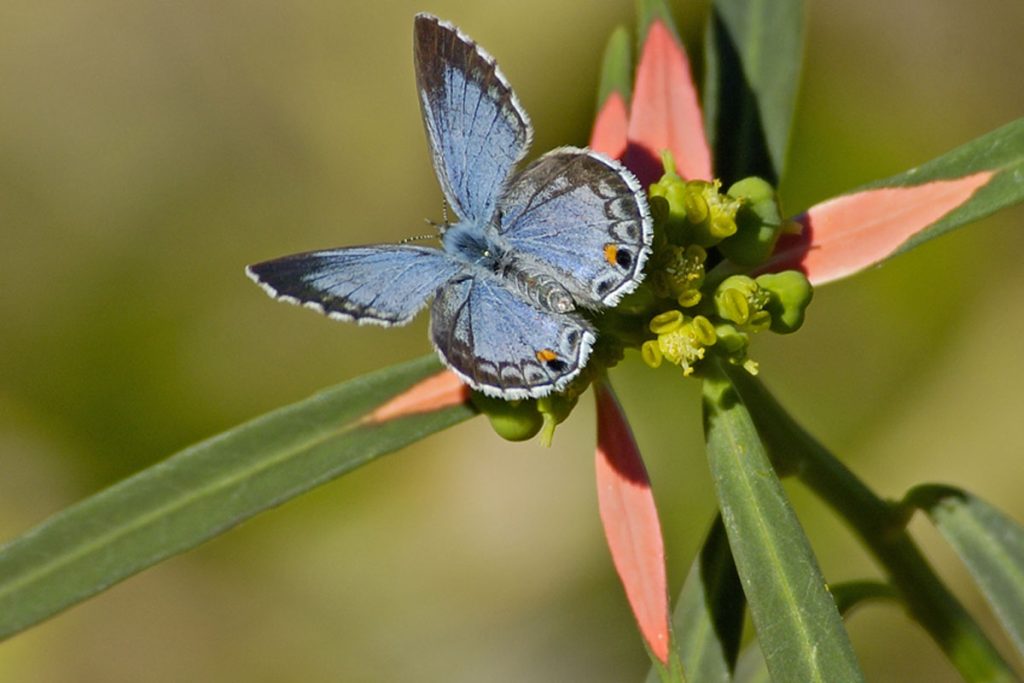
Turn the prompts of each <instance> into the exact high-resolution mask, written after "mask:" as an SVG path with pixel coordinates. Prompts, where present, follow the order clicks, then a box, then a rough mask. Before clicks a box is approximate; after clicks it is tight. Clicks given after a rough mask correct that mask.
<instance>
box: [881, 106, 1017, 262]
mask: <svg viewBox="0 0 1024 683" xmlns="http://www.w3.org/2000/svg"><path fill="white" fill-rule="evenodd" d="M984 172H989V173H992V174H993V175H992V179H991V180H989V181H988V182H987V183H985V185H984V186H982V187H981V188H979V189H978V191H977V192H975V193H974V195H973V196H972V197H971V198H970V199H969V200H968V201H967V202H965V203H963V204H961V205H960V206H959V207H958V208H957V209H955V210H954V211H951V212H950V213H948V214H946V215H945V216H944V217H943V218H942V220H939V221H938V222H936V223H933V224H932V225H930V226H928V227H927V228H926V229H925V230H922V231H920V232H918V233H917V234H916V235H914V236H913V237H911V238H910V239H908V240H907V241H906V242H904V243H903V244H902V245H901V246H900V248H899V249H897V250H896V251H895V252H894V253H893V255H895V254H901V253H903V252H905V251H908V250H910V249H913V248H914V247H916V246H918V245H920V244H922V243H923V242H927V241H928V240H930V239H934V238H936V237H938V236H939V235H942V234H944V233H947V232H949V231H950V230H953V229H955V228H959V227H960V226H961V225H965V224H967V223H970V222H972V221H976V220H978V219H981V218H984V217H985V216H988V215H990V214H993V213H995V212H996V211H998V210H1000V209H1003V208H1006V207H1008V206H1013V205H1014V204H1019V203H1020V202H1021V201H1024V118H1020V119H1017V120H1016V121H1014V122H1012V123H1009V124H1007V125H1005V126H1003V127H1002V128H997V129H996V130H994V131H992V132H991V133H987V134H986V135H982V136H981V137H980V138H975V139H974V140H972V141H970V142H968V143H967V144H965V145H961V146H960V147H957V148H956V149H954V150H953V151H951V152H948V153H946V154H944V155H942V156H941V157H938V158H937V159H933V160H932V161H929V162H928V163H926V164H923V165H921V166H918V167H917V168H912V169H910V170H909V171H906V172H905V173H901V174H899V175H896V176H892V177H891V178H886V179H884V180H879V181H876V182H873V183H871V184H869V185H867V186H865V187H863V188H861V189H862V190H869V189H875V188H882V187H913V186H918V185H924V184H926V183H929V182H931V181H935V180H953V179H958V178H963V177H965V176H969V175H974V174H976V173H984Z"/></svg>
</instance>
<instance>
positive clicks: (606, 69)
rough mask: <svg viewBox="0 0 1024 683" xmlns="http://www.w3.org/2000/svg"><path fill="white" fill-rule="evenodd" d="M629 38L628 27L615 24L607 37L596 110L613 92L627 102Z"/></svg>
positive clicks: (630, 66)
mask: <svg viewBox="0 0 1024 683" xmlns="http://www.w3.org/2000/svg"><path fill="white" fill-rule="evenodd" d="M631 42H632V41H631V40H630V38H629V29H627V28H626V27H625V26H617V27H616V28H615V30H614V31H612V35H611V36H610V37H609V38H608V45H607V46H606V47H605V49H604V58H603V59H602V61H601V82H600V84H599V85H598V89H597V111H601V109H602V108H603V107H604V104H605V102H606V101H607V100H608V98H609V97H611V96H612V95H613V94H617V95H618V96H619V97H621V98H622V101H623V102H624V103H626V104H627V105H628V104H629V97H630V93H631V92H632V90H633V46H632V45H631Z"/></svg>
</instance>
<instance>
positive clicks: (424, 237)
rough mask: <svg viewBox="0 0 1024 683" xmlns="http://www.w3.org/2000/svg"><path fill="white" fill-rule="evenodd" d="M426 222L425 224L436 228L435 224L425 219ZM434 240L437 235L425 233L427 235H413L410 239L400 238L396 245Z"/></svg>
mask: <svg viewBox="0 0 1024 683" xmlns="http://www.w3.org/2000/svg"><path fill="white" fill-rule="evenodd" d="M426 220H427V223H429V224H430V225H433V226H434V227H435V228H436V227H438V226H437V224H436V223H434V222H433V221H431V220H430V219H429V218H428V219H426ZM436 239H437V235H434V234H432V233H427V234H424V235H413V236H412V237H405V238H402V239H401V240H399V241H398V243H399V244H408V243H409V242H419V241H420V240H436Z"/></svg>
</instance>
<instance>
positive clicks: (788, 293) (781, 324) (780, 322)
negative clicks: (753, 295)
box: [757, 270, 814, 334]
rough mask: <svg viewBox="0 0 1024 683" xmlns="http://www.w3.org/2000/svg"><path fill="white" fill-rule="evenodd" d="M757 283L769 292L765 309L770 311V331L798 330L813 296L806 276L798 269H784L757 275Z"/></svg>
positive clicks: (788, 331)
mask: <svg viewBox="0 0 1024 683" xmlns="http://www.w3.org/2000/svg"><path fill="white" fill-rule="evenodd" d="M757 284H758V285H760V286H761V288H762V289H763V290H765V291H767V292H768V294H769V300H768V303H767V304H766V305H765V310H767V311H768V312H769V313H771V329H772V332H778V333H779V334H789V333H790V332H796V331H797V330H799V329H800V326H801V325H803V324H804V311H805V310H806V309H807V306H808V304H810V303H811V298H812V297H813V296H814V289H813V288H812V287H811V283H810V282H808V280H807V277H806V276H805V275H804V274H803V273H801V272H800V271H798V270H784V271H782V272H781V273H766V274H765V275H759V276H758V277H757Z"/></svg>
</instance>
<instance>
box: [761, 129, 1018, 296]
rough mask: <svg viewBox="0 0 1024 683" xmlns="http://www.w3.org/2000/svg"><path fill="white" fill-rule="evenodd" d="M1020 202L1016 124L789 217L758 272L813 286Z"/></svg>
mask: <svg viewBox="0 0 1024 683" xmlns="http://www.w3.org/2000/svg"><path fill="white" fill-rule="evenodd" d="M1022 200H1024V119H1019V120H1017V121H1015V122H1014V123H1011V124H1009V125H1007V126H1004V127H1002V128H1000V129H998V130H995V131H993V132H991V133H989V134H988V135H983V136H982V137H980V138H978V139H976V140H974V141H972V142H969V143H967V144H966V145H963V146H962V147H959V148H957V149H955V150H953V151H952V152H950V153H948V154H946V155H944V156H941V157H939V158H938V159H935V160H933V161H930V162H928V163H927V164H924V165H923V166H919V167H918V168H913V169H910V170H909V171H907V172H906V173H901V174H899V175H896V176H893V177H891V178H886V179H885V180H880V181H877V182H874V183H871V184H870V185H866V186H864V187H861V188H858V189H856V190H853V191H851V192H848V193H845V194H842V195H839V196H838V197H833V198H832V199H829V200H827V201H824V202H820V203H818V204H815V205H814V206H812V207H811V208H809V209H808V210H807V211H805V212H804V213H802V214H800V215H799V216H797V217H796V218H795V220H796V221H797V222H799V223H800V224H801V225H802V226H803V230H802V232H801V233H800V234H791V235H783V236H782V237H781V238H780V239H779V242H778V244H777V245H776V249H775V252H774V253H773V254H772V257H771V258H770V259H769V260H768V261H767V262H766V263H765V264H764V265H763V266H762V267H761V270H764V271H779V270H785V269H797V270H801V271H803V273H804V274H805V275H807V277H808V279H809V280H810V281H811V283H812V284H814V285H815V286H817V285H820V284H824V283H826V282H832V281H833V280H838V279H840V278H844V277H848V276H850V275H853V274H855V273H858V272H860V271H861V270H864V269H865V268H869V267H871V266H874V265H877V264H879V263H882V262H883V261H886V260H887V259H890V258H892V257H893V256H895V255H897V254H902V253H903V252H905V251H908V250H910V249H913V248H914V247H917V246H919V245H921V244H923V243H924V242H927V241H928V240H931V239H934V238H936V237H938V236H940V235H943V234H945V233H946V232H949V231H950V230H953V229H955V228H958V227H960V226H962V225H965V224H967V223H970V222H972V221H976V220H978V219H980V218H983V217H985V216H987V215H989V214H991V213H994V212H995V211H998V210H999V209H1002V208H1005V207H1007V206H1010V205H1012V204H1017V203H1020V202H1021V201H1022Z"/></svg>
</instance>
